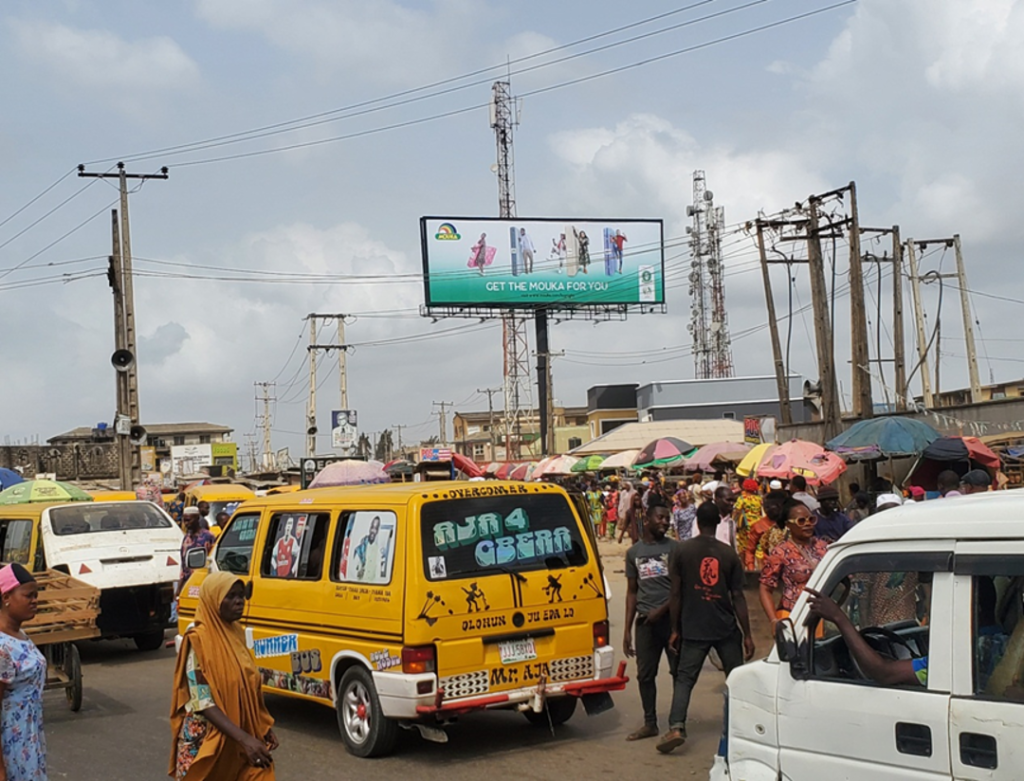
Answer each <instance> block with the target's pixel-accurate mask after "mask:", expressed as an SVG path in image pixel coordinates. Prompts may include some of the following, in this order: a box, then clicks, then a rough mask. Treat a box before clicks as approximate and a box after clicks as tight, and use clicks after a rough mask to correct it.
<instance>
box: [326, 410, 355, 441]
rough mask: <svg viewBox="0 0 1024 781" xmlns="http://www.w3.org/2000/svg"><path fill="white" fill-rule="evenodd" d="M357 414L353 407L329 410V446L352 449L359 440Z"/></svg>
mask: <svg viewBox="0 0 1024 781" xmlns="http://www.w3.org/2000/svg"><path fill="white" fill-rule="evenodd" d="M358 423H359V415H358V413H357V412H356V411H355V410H354V409H336V410H332V411H331V447H333V448H334V449H336V450H345V451H348V450H354V449H355V447H356V444H357V443H358V441H359V428H358Z"/></svg>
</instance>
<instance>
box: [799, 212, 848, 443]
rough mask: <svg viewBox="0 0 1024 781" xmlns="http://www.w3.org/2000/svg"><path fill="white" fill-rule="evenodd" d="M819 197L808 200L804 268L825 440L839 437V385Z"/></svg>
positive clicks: (840, 423)
mask: <svg viewBox="0 0 1024 781" xmlns="http://www.w3.org/2000/svg"><path fill="white" fill-rule="evenodd" d="M819 201H820V196H811V197H810V198H809V199H808V205H809V211H810V222H809V223H808V225H807V265H808V270H809V274H810V278H811V306H812V309H813V311H814V341H815V344H816V346H817V353H818V375H819V381H820V383H821V419H822V423H823V424H824V440H825V441H827V440H829V439H832V438H833V437H835V436H838V435H839V433H840V431H841V428H842V421H841V412H840V407H839V385H838V382H837V378H836V367H835V352H834V350H833V341H832V323H831V320H830V315H829V303H828V288H827V287H826V285H825V261H824V258H823V257H822V254H821V238H820V236H819V232H820V231H819V227H818V203H819Z"/></svg>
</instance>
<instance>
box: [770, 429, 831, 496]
mask: <svg viewBox="0 0 1024 781" xmlns="http://www.w3.org/2000/svg"><path fill="white" fill-rule="evenodd" d="M845 471H846V462H845V461H843V459H842V458H840V457H839V456H837V455H836V454H835V453H831V452H829V451H827V450H825V448H823V447H822V446H821V445H817V444H815V443H814V442H805V441H803V440H801V439H794V440H791V441H789V442H786V443H784V444H782V445H779V446H778V447H777V448H776V449H775V450H774V451H773V452H772V454H771V455H769V456H768V457H767V458H766V459H765V460H764V461H763V462H762V463H761V466H759V467H758V468H757V476H758V477H769V478H770V477H778V478H784V479H786V480H789V479H792V478H793V477H795V476H796V475H803V476H804V477H806V478H807V482H808V483H809V484H811V485H820V484H822V483H831V482H833V481H834V480H835V479H836V478H837V477H839V475H841V474H842V473H843V472H845Z"/></svg>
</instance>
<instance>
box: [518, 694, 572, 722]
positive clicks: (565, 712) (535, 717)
mask: <svg viewBox="0 0 1024 781" xmlns="http://www.w3.org/2000/svg"><path fill="white" fill-rule="evenodd" d="M575 712H576V698H575V697H570V696H566V697H555V698H553V699H550V700H547V701H546V702H545V703H544V710H542V711H541V712H540V713H537V712H536V711H532V710H526V711H523V715H524V716H526V720H527V721H528V722H530V723H531V724H532V725H533V726H535V727H547V726H549V725H550V726H552V727H557V726H558V725H559V724H565V722H567V721H568V720H569V719H571V718H572V714H574V713H575ZM549 718H550V721H549V720H548V719H549Z"/></svg>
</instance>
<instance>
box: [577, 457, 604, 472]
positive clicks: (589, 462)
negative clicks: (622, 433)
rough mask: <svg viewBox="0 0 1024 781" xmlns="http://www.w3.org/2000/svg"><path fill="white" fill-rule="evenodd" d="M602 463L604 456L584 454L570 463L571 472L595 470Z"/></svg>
mask: <svg viewBox="0 0 1024 781" xmlns="http://www.w3.org/2000/svg"><path fill="white" fill-rule="evenodd" d="M603 463H604V456H586V457H585V458H581V459H580V460H579V461H577V462H576V463H575V464H573V465H572V471H573V472H596V471H597V470H598V469H600V468H601V464H603Z"/></svg>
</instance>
